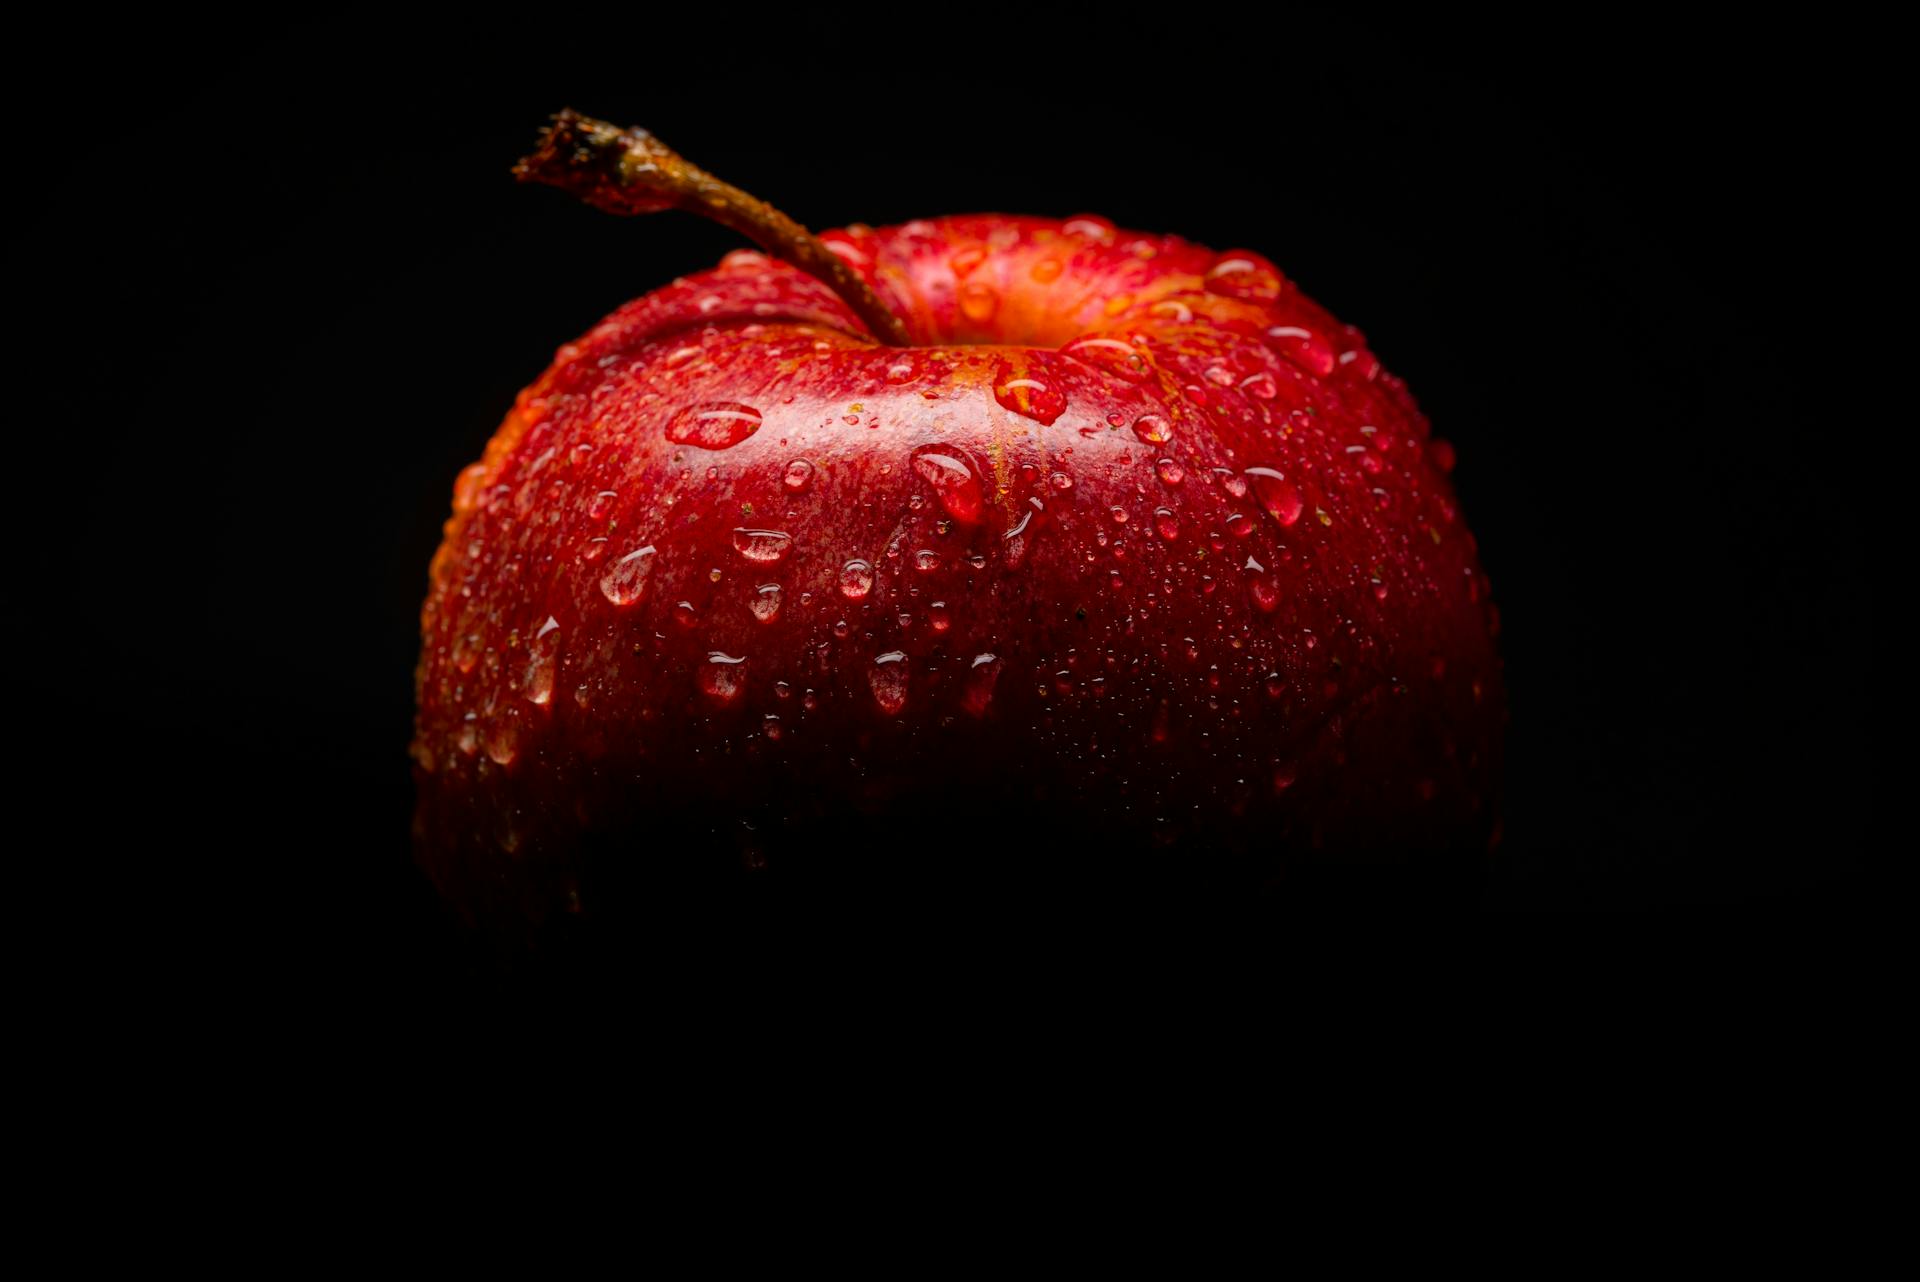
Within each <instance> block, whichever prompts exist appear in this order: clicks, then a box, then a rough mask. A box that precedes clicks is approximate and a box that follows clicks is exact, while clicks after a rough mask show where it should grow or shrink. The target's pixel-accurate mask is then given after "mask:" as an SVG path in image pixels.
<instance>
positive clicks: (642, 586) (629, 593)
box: [600, 544, 653, 606]
mask: <svg viewBox="0 0 1920 1282" xmlns="http://www.w3.org/2000/svg"><path fill="white" fill-rule="evenodd" d="M652 568H653V545H652V544H648V545H647V546H646V547H643V548H637V549H635V550H634V551H632V552H629V553H627V554H626V555H625V556H623V557H621V558H620V559H619V560H618V561H615V562H614V563H613V564H612V565H610V566H608V567H607V572H606V573H605V574H603V575H601V576H600V594H601V595H602V596H604V597H606V598H607V600H609V601H611V602H613V604H615V605H620V606H626V605H632V604H634V603H635V602H636V601H638V600H640V598H641V597H642V596H644V595H645V594H646V590H647V572H648V571H649V570H651V569H652Z"/></svg>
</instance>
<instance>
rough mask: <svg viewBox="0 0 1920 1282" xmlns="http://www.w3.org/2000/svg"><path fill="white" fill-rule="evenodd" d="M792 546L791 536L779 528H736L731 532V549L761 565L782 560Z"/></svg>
mask: <svg viewBox="0 0 1920 1282" xmlns="http://www.w3.org/2000/svg"><path fill="white" fill-rule="evenodd" d="M792 546H793V536H792V535H791V534H787V533H785V532H783V531H781V530H747V529H738V530H735V531H734V532H733V550H734V551H736V552H738V553H739V554H740V555H741V556H743V557H745V558H747V560H749V561H754V562H758V563H759V564H761V565H771V564H773V563H774V562H776V561H779V560H782V559H783V558H785V556H786V555H787V550H788V549H789V548H791V547H792Z"/></svg>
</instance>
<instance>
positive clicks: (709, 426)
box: [667, 401, 761, 450]
mask: <svg viewBox="0 0 1920 1282" xmlns="http://www.w3.org/2000/svg"><path fill="white" fill-rule="evenodd" d="M760 421H761V419H760V411H759V410H757V409H755V408H753V406H751V405H743V404H741V403H740V402H738V401H706V402H703V403H701V404H699V405H688V406H685V407H683V408H681V409H679V410H677V411H675V413H674V415H673V417H672V418H670V419H668V420H667V439H668V440H670V441H672V442H673V443H674V444H676V445H693V446H697V447H699V448H700V449H703V450H724V449H731V448H732V447H733V446H735V445H738V444H739V443H740V442H742V441H744V440H746V439H747V438H748V437H749V436H752V435H753V434H754V433H755V432H757V431H759V430H760Z"/></svg>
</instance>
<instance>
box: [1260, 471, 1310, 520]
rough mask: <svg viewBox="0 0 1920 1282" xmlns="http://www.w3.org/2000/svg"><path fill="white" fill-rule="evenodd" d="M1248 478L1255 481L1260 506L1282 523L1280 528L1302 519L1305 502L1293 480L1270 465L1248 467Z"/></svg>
mask: <svg viewBox="0 0 1920 1282" xmlns="http://www.w3.org/2000/svg"><path fill="white" fill-rule="evenodd" d="M1247 478H1248V479H1249V480H1250V481H1252V482H1253V492H1254V495H1255V496H1256V497H1257V498H1258V499H1259V500H1260V506H1261V507H1264V508H1265V509H1267V514H1268V515H1269V516H1271V517H1273V519H1274V520H1276V521H1278V522H1279V523H1280V528H1282V529H1286V528H1287V527H1289V526H1291V525H1292V524H1293V523H1294V522H1295V521H1298V520H1299V519H1300V513H1301V511H1302V509H1303V508H1304V507H1305V503H1304V502H1303V501H1302V499H1301V497H1300V491H1299V489H1298V488H1297V487H1296V486H1295V485H1294V484H1293V482H1292V481H1289V480H1288V479H1287V478H1286V477H1284V476H1282V475H1281V474H1280V473H1279V472H1278V471H1276V470H1275V469H1273V468H1270V467H1250V468H1248V469H1247Z"/></svg>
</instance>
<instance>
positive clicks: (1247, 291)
mask: <svg viewBox="0 0 1920 1282" xmlns="http://www.w3.org/2000/svg"><path fill="white" fill-rule="evenodd" d="M1283 283H1284V278H1283V277H1282V276H1281V275H1280V269H1279V268H1277V267H1275V266H1274V265H1273V264H1272V263H1270V262H1268V261H1267V260H1266V259H1265V258H1262V257H1261V256H1260V255H1259V254H1255V253H1252V252H1250V251H1248V250H1244V249H1236V250H1233V251H1232V252H1230V253H1225V254H1222V255H1220V257H1219V258H1217V259H1215V260H1214V263H1213V266H1212V267H1210V268H1208V269H1207V292H1208V293H1210V294H1219V295H1222V296H1223V297H1226V298H1238V299H1243V300H1245V301H1247V302H1254V303H1270V302H1272V301H1273V300H1274V299H1276V298H1278V297H1280V290H1281V287H1282V284H1283Z"/></svg>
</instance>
